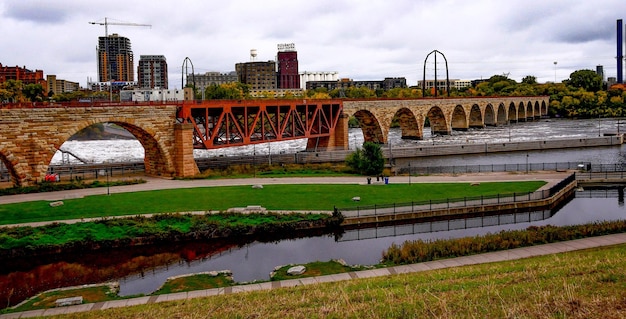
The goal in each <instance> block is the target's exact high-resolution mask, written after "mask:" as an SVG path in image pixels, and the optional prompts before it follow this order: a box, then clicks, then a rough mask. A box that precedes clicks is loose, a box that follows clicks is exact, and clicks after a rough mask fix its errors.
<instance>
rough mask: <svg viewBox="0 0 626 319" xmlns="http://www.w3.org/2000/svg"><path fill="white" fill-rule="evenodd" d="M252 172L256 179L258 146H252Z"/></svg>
mask: <svg viewBox="0 0 626 319" xmlns="http://www.w3.org/2000/svg"><path fill="white" fill-rule="evenodd" d="M252 171H253V172H254V173H253V174H254V178H256V144H252Z"/></svg>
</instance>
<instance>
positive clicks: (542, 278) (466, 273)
mask: <svg viewBox="0 0 626 319" xmlns="http://www.w3.org/2000/svg"><path fill="white" fill-rule="evenodd" d="M624 268H626V245H619V246H613V247H604V248H598V249H592V250H584V251H577V252H570V253H564V254H556V255H547V256H541V257H534V258H528V259H522V260H515V261H507V262H499V263H488V264H480V265H473V266H465V267H456V268H450V269H443V270H436V271H426V272H420V273H412V274H403V275H394V276H387V277H378V278H369V279H357V280H350V281H344V282H335V283H327V284H318V285H311V286H299V287H293V288H284V289H272V290H271V291H258V292H248V293H238V294H233V295H219V296H213V297H208V298H198V299H189V300H182V301H173V302H165V303H159V304H149V305H140V306H133V307H125V308H118V309H107V310H104V311H93V312H86V313H78V314H66V315H63V316H62V318H153V319H156V318H179V319H186V318H624V317H626V275H625V274H624V272H623V269H624ZM49 318H61V317H60V316H57V317H49Z"/></svg>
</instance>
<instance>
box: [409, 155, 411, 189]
mask: <svg viewBox="0 0 626 319" xmlns="http://www.w3.org/2000/svg"><path fill="white" fill-rule="evenodd" d="M409 185H411V161H409Z"/></svg>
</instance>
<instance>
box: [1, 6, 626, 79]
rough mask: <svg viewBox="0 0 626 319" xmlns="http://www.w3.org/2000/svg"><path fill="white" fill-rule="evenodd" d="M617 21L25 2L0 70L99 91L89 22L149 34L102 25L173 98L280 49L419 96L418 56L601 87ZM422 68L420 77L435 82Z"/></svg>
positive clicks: (456, 70)
mask: <svg viewBox="0 0 626 319" xmlns="http://www.w3.org/2000/svg"><path fill="white" fill-rule="evenodd" d="M623 13H626V4H624V3H623V1H619V0H604V1H599V2H596V3H587V2H581V3H578V2H576V3H571V2H566V1H550V2H545V1H544V2H540V1H534V0H531V1H507V2H495V1H487V0H478V1H474V2H461V1H444V2H438V3H429V2H425V1H409V0H398V1H394V2H393V3H368V4H363V3H361V2H357V1H348V0H340V1H326V0H321V1H318V2H305V1H282V0H276V1H271V2H267V3H257V2H252V1H244V0H235V1H231V2H229V3H225V4H220V5H215V4H211V3H208V2H207V3H204V2H200V3H193V4H185V3H180V2H171V1H165V2H160V3H158V4H155V3H153V2H147V1H136V2H133V5H132V6H129V5H128V4H127V3H125V2H122V1H117V0H114V1H109V2H107V3H102V4H99V3H86V2H83V1H78V0H64V1H54V2H53V1H50V2H42V1H34V0H24V1H19V2H8V3H7V2H5V3H2V4H0V17H1V18H0V32H1V33H2V34H3V38H4V39H3V41H0V52H3V55H2V56H1V57H0V63H2V64H3V65H6V66H16V65H17V66H20V67H23V66H26V67H27V68H29V69H32V70H35V69H40V70H43V71H44V73H45V74H46V75H50V74H54V75H56V76H57V78H59V79H65V80H69V81H75V82H79V83H80V84H81V86H86V82H87V78H91V79H92V81H97V74H98V68H97V57H96V46H97V44H98V37H101V36H104V34H105V31H104V26H100V25H90V24H88V22H90V21H96V22H103V21H104V17H108V19H109V21H110V22H129V23H140V24H151V25H152V27H151V28H145V27H144V28H138V27H132V26H118V25H109V27H108V33H109V34H112V33H117V34H119V35H120V36H124V37H127V38H129V39H130V41H131V43H132V48H133V52H134V54H135V56H137V57H138V56H140V55H164V56H165V57H166V58H167V61H168V64H169V84H170V88H177V87H179V86H180V83H181V78H182V72H181V64H182V62H183V60H184V59H185V57H189V58H190V59H191V60H192V61H193V64H194V67H195V69H194V71H195V73H205V72H209V71H218V72H229V71H232V70H234V69H235V64H236V63H241V62H248V61H250V56H249V53H250V49H256V50H257V52H258V56H257V58H256V61H268V60H276V54H277V49H276V45H277V44H280V43H295V44H296V48H297V51H298V60H299V71H300V72H305V71H338V72H339V76H340V77H345V78H352V79H355V80H380V79H383V78H385V77H406V78H407V84H408V85H416V84H417V81H418V80H420V79H421V78H422V76H423V64H424V59H425V57H426V55H427V54H428V53H429V52H431V51H432V50H435V49H436V50H438V51H441V52H443V53H444V54H445V55H446V58H447V60H448V64H449V70H450V78H457V79H480V78H489V77H490V76H492V75H496V74H497V75H502V74H506V75H509V77H510V78H512V79H514V80H517V81H520V80H521V78H523V77H524V76H526V75H533V76H535V77H537V80H538V81H539V82H551V81H554V80H555V79H556V80H557V81H559V82H560V81H562V80H563V79H567V78H568V77H569V74H570V73H571V72H573V71H576V70H579V69H590V70H595V67H596V66H597V65H602V66H603V67H604V74H605V77H615V76H616V60H615V56H616V44H615V42H616V41H615V38H616V30H615V23H616V20H617V19H621V18H623V17H622V16H620V14H623ZM554 62H557V63H556V64H555V63H554ZM429 65H432V61H429ZM429 65H427V74H426V77H427V78H432V77H433V76H432V74H430V75H429V73H428V72H431V73H432V70H430V69H432V66H429ZM134 67H135V68H136V67H137V61H135V65H134ZM440 70H442V69H440ZM440 74H442V73H440ZM135 80H137V79H135Z"/></svg>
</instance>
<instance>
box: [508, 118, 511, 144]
mask: <svg viewBox="0 0 626 319" xmlns="http://www.w3.org/2000/svg"><path fill="white" fill-rule="evenodd" d="M507 126H508V127H509V142H510V141H511V121H510V120H509V121H508V123H507Z"/></svg>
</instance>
